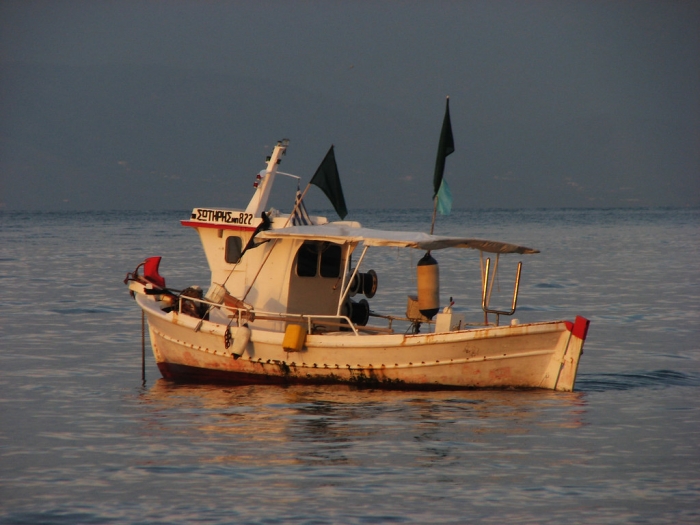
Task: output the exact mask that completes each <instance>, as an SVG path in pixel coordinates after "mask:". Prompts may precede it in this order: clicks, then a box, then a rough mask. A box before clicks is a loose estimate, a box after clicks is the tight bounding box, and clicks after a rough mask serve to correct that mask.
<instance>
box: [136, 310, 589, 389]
mask: <svg viewBox="0 0 700 525" xmlns="http://www.w3.org/2000/svg"><path fill="white" fill-rule="evenodd" d="M138 302H139V304H140V306H141V308H142V309H143V310H144V312H145V314H146V316H147V318H148V324H149V332H150V338H151V344H152V347H153V353H154V356H155V360H156V363H157V365H158V368H159V370H160V372H161V374H162V375H163V377H165V378H166V379H173V380H183V381H207V382H212V381H215V382H229V383H322V384H323V383H326V384H328V383H354V384H358V385H367V386H372V387H386V388H409V389H410V388H509V387H510V388H545V389H552V390H560V391H571V390H573V387H574V383H575V380H576V373H577V369H578V363H579V358H580V356H581V353H582V349H583V343H584V340H585V338H586V333H587V329H588V320H586V319H584V318H583V317H577V318H576V321H575V322H574V323H571V322H568V321H553V322H545V323H531V324H522V325H515V326H502V327H486V328H478V329H472V330H460V331H454V332H446V333H438V334H435V333H428V334H406V335H402V334H361V335H355V334H354V333H352V332H338V333H333V334H326V335H308V336H307V337H306V342H305V345H304V347H303V348H302V350H301V351H299V352H287V351H285V350H284V349H283V347H282V341H283V337H284V334H283V333H281V332H276V331H267V330H261V329H256V327H255V326H254V324H255V323H250V328H251V337H250V340H249V341H248V343H247V344H246V345H245V351H244V352H243V354H242V355H241V356H240V357H237V356H235V355H234V354H232V353H231V350H230V347H229V348H227V347H226V344H225V333H226V330H227V326H226V325H223V324H219V323H213V322H209V321H202V322H201V323H200V321H199V320H198V319H195V318H193V317H189V316H187V315H183V314H177V313H176V312H171V313H168V314H165V313H163V312H162V311H161V310H160V309H159V308H158V307H157V306H156V303H155V302H154V301H151V300H149V299H148V298H145V297H143V296H140V297H138ZM237 330H238V329H237V328H236V327H230V328H229V331H230V334H231V336H232V338H233V340H234V341H235V339H236V337H237V335H238V334H237Z"/></svg>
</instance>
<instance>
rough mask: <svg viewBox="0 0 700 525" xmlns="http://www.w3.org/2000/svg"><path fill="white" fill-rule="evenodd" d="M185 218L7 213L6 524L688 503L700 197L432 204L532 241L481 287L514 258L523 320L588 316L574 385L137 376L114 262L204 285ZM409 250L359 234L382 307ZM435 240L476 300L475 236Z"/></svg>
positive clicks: (474, 311)
mask: <svg viewBox="0 0 700 525" xmlns="http://www.w3.org/2000/svg"><path fill="white" fill-rule="evenodd" d="M328 215H329V216H332V215H333V214H332V212H329V213H328ZM187 217H188V212H187V211H186V210H184V211H178V212H162V213H153V212H151V213H147V212H132V213H125V212H112V213H10V212H3V213H0V290H1V291H0V523H7V524H10V523H13V524H15V523H17V524H24V523H26V524H29V523H37V524H39V523H41V524H75V523H260V524H274V523H311V524H331V523H553V524H554V523H556V524H559V523H592V524H607V523H653V524H658V523H699V522H700V352H699V349H700V344H699V343H698V340H699V336H700V330H699V326H700V263H699V261H700V210H698V209H615V210H595V209H592V210H573V209H571V210H569V209H567V210H515V211H505V210H480V211H455V212H454V213H453V214H452V215H450V216H447V217H441V216H439V217H438V221H437V225H436V233H438V234H455V235H461V236H468V237H475V238H486V239H493V240H501V241H507V242H513V243H517V244H521V245H525V246H529V247H532V248H537V249H539V250H541V253H539V254H537V255H523V256H519V255H515V256H503V257H501V258H500V260H499V277H498V279H497V281H496V283H495V285H494V296H493V298H492V302H491V304H492V306H493V307H497V308H500V307H502V308H508V307H509V306H510V301H511V297H512V292H513V280H514V277H515V265H516V264H517V261H520V260H521V261H522V262H523V273H522V282H521V287H520V294H519V298H518V309H517V311H516V313H515V316H514V317H516V318H518V319H519V321H520V322H528V321H536V320H553V319H569V320H572V319H573V318H574V316H575V315H583V316H585V317H587V318H589V319H590V320H591V326H590V331H589V334H588V340H587V341H586V345H585V349H584V354H583V356H582V360H581V365H580V369H579V377H578V381H577V383H576V390H575V392H573V393H560V392H549V391H536V390H526V391H519V390H468V391H436V392H410V391H408V392H405V391H400V392H396V391H380V390H371V389H357V388H352V387H346V386H288V387H282V386H223V387H222V386H207V385H181V384H173V383H169V382H167V381H165V380H163V379H161V378H160V376H159V374H158V371H157V369H156V367H155V365H154V362H153V357H152V355H151V353H150V348H149V347H147V361H146V381H145V384H144V383H142V381H141V314H140V311H139V309H138V308H137V307H136V305H135V303H134V301H133V300H132V299H131V298H130V297H129V294H128V291H127V288H126V286H124V284H123V279H124V277H125V274H126V272H128V271H131V270H133V269H134V268H135V267H136V265H137V264H138V263H139V262H141V261H142V260H143V259H144V258H145V257H147V256H151V255H161V256H163V261H162V263H161V274H162V275H163V276H164V277H165V278H166V280H167V283H168V285H169V286H172V287H174V288H178V287H184V286H188V285H192V284H199V285H201V286H202V287H206V286H207V285H208V273H207V270H206V261H205V258H204V255H203V253H202V250H201V246H200V245H199V240H198V238H197V235H196V233H195V232H194V231H193V230H191V229H190V228H184V227H182V226H180V224H179V220H180V219H185V218H187ZM348 219H352V220H358V221H360V222H362V223H363V225H365V226H370V227H376V228H384V229H394V228H395V229H405V230H419V231H428V230H429V228H430V211H429V210H427V211H426V210H396V211H381V212H379V211H364V212H356V213H352V214H351V215H350V216H349V217H348ZM421 255H422V254H421V253H418V252H414V251H411V250H399V249H391V250H384V251H383V252H382V251H380V250H374V249H373V250H370V252H369V255H368V260H367V264H366V265H365V269H368V268H374V269H375V270H376V271H377V273H378V275H379V290H378V292H377V295H376V296H375V297H374V298H373V299H371V300H370V304H371V306H372V309H373V310H375V311H379V312H381V313H398V314H401V313H402V312H403V311H405V307H406V296H407V295H409V294H414V293H415V264H416V263H417V262H418V259H419V258H420V256H421ZM433 255H434V256H435V258H436V259H437V260H438V263H439V264H440V275H441V290H440V294H441V302H442V303H443V304H447V302H448V301H449V298H450V297H452V298H453V300H454V302H455V306H454V309H455V311H457V312H460V313H464V314H465V317H466V318H467V320H468V321H475V322H478V321H480V320H482V319H483V313H482V312H481V310H480V288H479V286H480V284H479V282H480V261H479V254H478V252H473V251H470V250H467V251H464V250H452V251H450V250H447V251H438V252H433ZM494 263H495V258H493V260H492V262H491V264H492V265H493V264H494ZM502 322H509V318H502Z"/></svg>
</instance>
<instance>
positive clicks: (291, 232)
mask: <svg viewBox="0 0 700 525" xmlns="http://www.w3.org/2000/svg"><path fill="white" fill-rule="evenodd" d="M354 224H357V223H354ZM257 238H258V239H303V240H307V241H312V240H313V241H328V242H334V243H338V244H343V243H348V242H350V243H360V242H362V243H364V244H365V245H366V246H392V247H397V248H418V249H421V250H441V249H443V248H472V249H474V250H481V251H483V252H489V253H523V254H525V253H539V252H540V251H539V250H534V249H532V248H526V247H525V246H517V245H515V244H509V243H506V242H497V241H487V240H481V239H467V238H464V237H445V236H442V235H429V234H427V233H423V232H404V231H389V230H374V229H372V228H362V227H360V226H359V225H358V226H355V225H349V224H342V223H331V224H322V225H319V226H292V227H290V228H280V229H276V230H267V231H263V232H260V233H259V234H258V236H257Z"/></svg>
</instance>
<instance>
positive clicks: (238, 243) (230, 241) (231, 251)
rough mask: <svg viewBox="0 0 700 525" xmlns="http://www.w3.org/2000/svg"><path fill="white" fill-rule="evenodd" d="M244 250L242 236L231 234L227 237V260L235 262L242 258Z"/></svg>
mask: <svg viewBox="0 0 700 525" xmlns="http://www.w3.org/2000/svg"><path fill="white" fill-rule="evenodd" d="M242 251H243V240H242V239H241V238H240V237H237V236H235V235H231V236H230V237H227V238H226V262H227V263H231V264H235V263H237V262H238V261H240V260H241V252H242Z"/></svg>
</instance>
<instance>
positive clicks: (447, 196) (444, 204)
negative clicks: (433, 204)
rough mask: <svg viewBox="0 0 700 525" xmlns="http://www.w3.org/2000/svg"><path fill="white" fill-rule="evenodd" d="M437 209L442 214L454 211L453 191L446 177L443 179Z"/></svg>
mask: <svg viewBox="0 0 700 525" xmlns="http://www.w3.org/2000/svg"><path fill="white" fill-rule="evenodd" d="M437 211H438V212H440V215H449V214H450V212H451V211H452V192H451V191H450V187H449V186H448V185H447V181H446V180H445V179H442V184H440V191H438V194H437Z"/></svg>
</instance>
